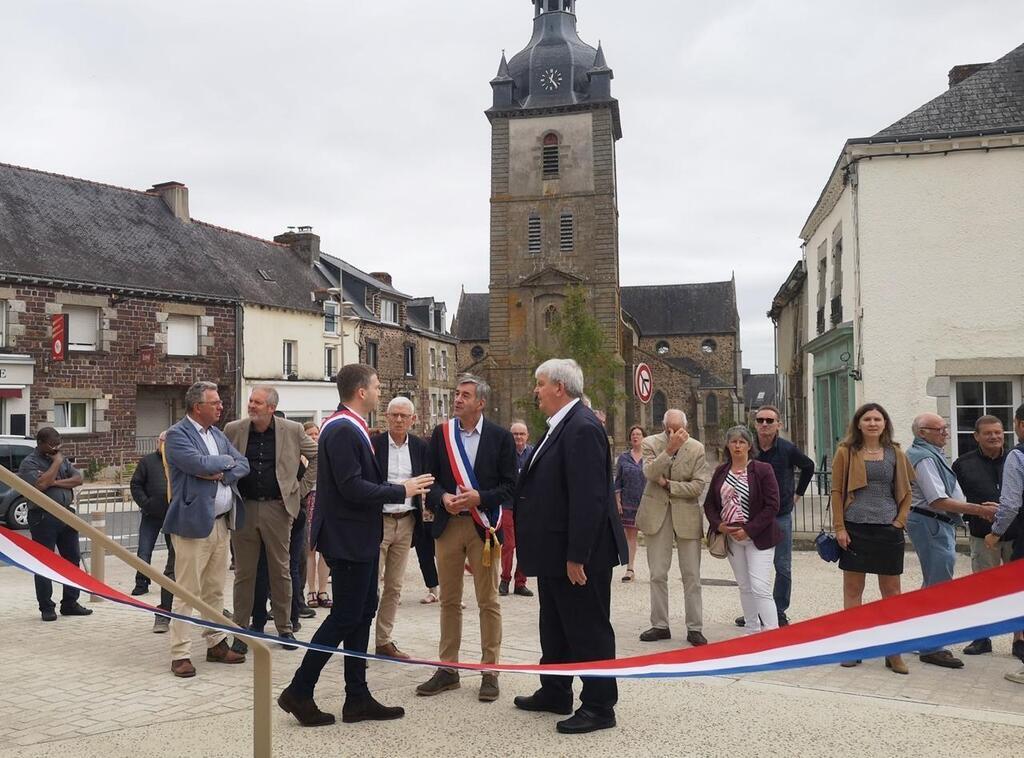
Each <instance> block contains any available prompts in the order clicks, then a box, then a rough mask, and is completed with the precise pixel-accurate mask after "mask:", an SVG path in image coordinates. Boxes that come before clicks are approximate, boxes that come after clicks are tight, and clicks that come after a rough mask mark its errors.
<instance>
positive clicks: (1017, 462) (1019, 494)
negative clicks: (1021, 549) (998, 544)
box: [992, 443, 1024, 535]
mask: <svg viewBox="0 0 1024 758" xmlns="http://www.w3.org/2000/svg"><path fill="white" fill-rule="evenodd" d="M1021 447H1024V443H1022V444H1021V445H1020V446H1018V447H1015V448H1014V449H1013V450H1011V451H1010V454H1009V455H1007V456H1006V463H1004V464H1003V486H1002V487H1001V488H1000V492H999V510H998V511H996V520H995V522H994V523H993V524H992V531H993V532H994V533H995V534H999V535H1002V534H1005V533H1006V530H1007V529H1009V528H1010V524H1012V523H1013V520H1014V519H1015V518H1016V517H1017V514H1018V513H1019V512H1020V506H1021V501H1022V500H1024V450H1022V449H1021Z"/></svg>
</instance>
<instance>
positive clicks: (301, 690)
mask: <svg viewBox="0 0 1024 758" xmlns="http://www.w3.org/2000/svg"><path fill="white" fill-rule="evenodd" d="M326 560H327V565H328V566H330V568H331V590H332V593H333V595H334V605H333V606H331V612H330V614H328V616H327V618H325V619H324V621H323V623H322V624H321V625H320V628H319V629H317V630H316V634H314V635H313V639H312V640H311V641H312V642H313V643H315V644H317V645H325V646H327V647H338V646H339V645H342V646H344V648H345V649H346V650H353V651H357V652H360V653H365V652H366V648H367V646H368V645H369V642H370V623H371V622H372V621H373V616H374V614H375V613H376V612H377V563H378V561H379V558H378V557H377V556H374V558H373V560H371V561H366V562H358V561H343V560H338V559H334V558H327V559H326ZM330 658H331V656H330V654H329V653H321V652H319V651H317V650H310V651H308V652H307V653H306V655H305V656H304V657H303V659H302V664H301V665H300V666H299V668H298V670H297V671H296V672H295V676H294V677H292V683H291V685H289V688H290V689H291V690H292V694H294V695H295V696H296V697H298V698H303V699H304V698H311V697H313V690H314V689H315V687H316V683H317V681H318V680H319V679H320V672H321V670H323V667H324V666H325V665H326V664H327V661H328V660H330ZM369 692H370V690H369V688H368V687H367V686H366V661H365V660H363V659H362V658H351V657H348V656H346V657H345V695H346V696H348V697H355V698H358V697H362V696H365V695H367V694H369Z"/></svg>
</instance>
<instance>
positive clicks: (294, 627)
mask: <svg viewBox="0 0 1024 758" xmlns="http://www.w3.org/2000/svg"><path fill="white" fill-rule="evenodd" d="M301 628H302V624H300V623H299V620H298V619H292V631H293V632H297V631H299V630H300V629H301Z"/></svg>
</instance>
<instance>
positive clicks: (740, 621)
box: [735, 616, 747, 626]
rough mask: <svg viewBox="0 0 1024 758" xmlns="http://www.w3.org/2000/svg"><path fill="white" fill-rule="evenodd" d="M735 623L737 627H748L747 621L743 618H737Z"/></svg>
mask: <svg viewBox="0 0 1024 758" xmlns="http://www.w3.org/2000/svg"><path fill="white" fill-rule="evenodd" d="M735 623H736V626H746V625H747V620H746V619H745V618H743V616H737V617H736V621H735Z"/></svg>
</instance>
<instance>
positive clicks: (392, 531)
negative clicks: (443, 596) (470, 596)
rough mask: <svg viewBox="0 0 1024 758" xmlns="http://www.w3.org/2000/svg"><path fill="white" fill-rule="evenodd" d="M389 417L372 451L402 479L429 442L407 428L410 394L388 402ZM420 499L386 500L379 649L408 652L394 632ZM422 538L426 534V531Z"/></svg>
mask: <svg viewBox="0 0 1024 758" xmlns="http://www.w3.org/2000/svg"><path fill="white" fill-rule="evenodd" d="M387 419H388V431H387V433H386V434H375V435H374V436H373V438H372V441H373V451H374V455H376V456H377V462H378V463H379V464H380V469H381V472H382V473H383V474H384V476H385V477H386V478H387V480H388V481H389V482H391V483H392V484H402V485H404V484H405V482H406V481H407V480H408V479H412V478H413V477H414V476H419V475H420V474H423V473H425V472H426V470H427V443H426V442H425V441H423V440H422V439H420V438H419V437H417V436H416V435H415V434H410V433H409V429H411V428H412V427H413V426H415V425H416V409H415V407H414V406H413V404H412V400H410V399H409V398H407V397H402V396H399V397H396V398H394V399H393V400H392V401H391V402H390V403H388V410H387ZM422 500H423V498H421V497H420V496H418V495H417V496H415V497H407V498H406V499H405V500H404V501H403V502H401V503H385V504H384V538H383V539H382V540H381V543H380V565H379V567H378V572H379V578H378V587H379V592H380V607H379V608H378V609H377V625H376V629H375V631H374V634H375V637H376V653H377V655H386V656H388V657H390V658H406V659H407V658H409V655H408V653H403V652H402V651H401V650H399V649H398V646H397V645H396V644H395V641H394V640H393V639H392V638H391V632H392V630H393V629H394V628H395V614H396V613H397V612H398V604H399V602H400V601H401V599H402V580H404V579H405V567H406V564H407V563H408V562H409V548H411V547H412V543H413V539H414V534H415V532H416V531H417V529H416V525H417V521H418V520H419V518H420V515H419V511H420V509H421V508H422V507H423V503H422ZM420 539H423V537H422V535H420ZM429 539H433V537H429Z"/></svg>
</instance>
